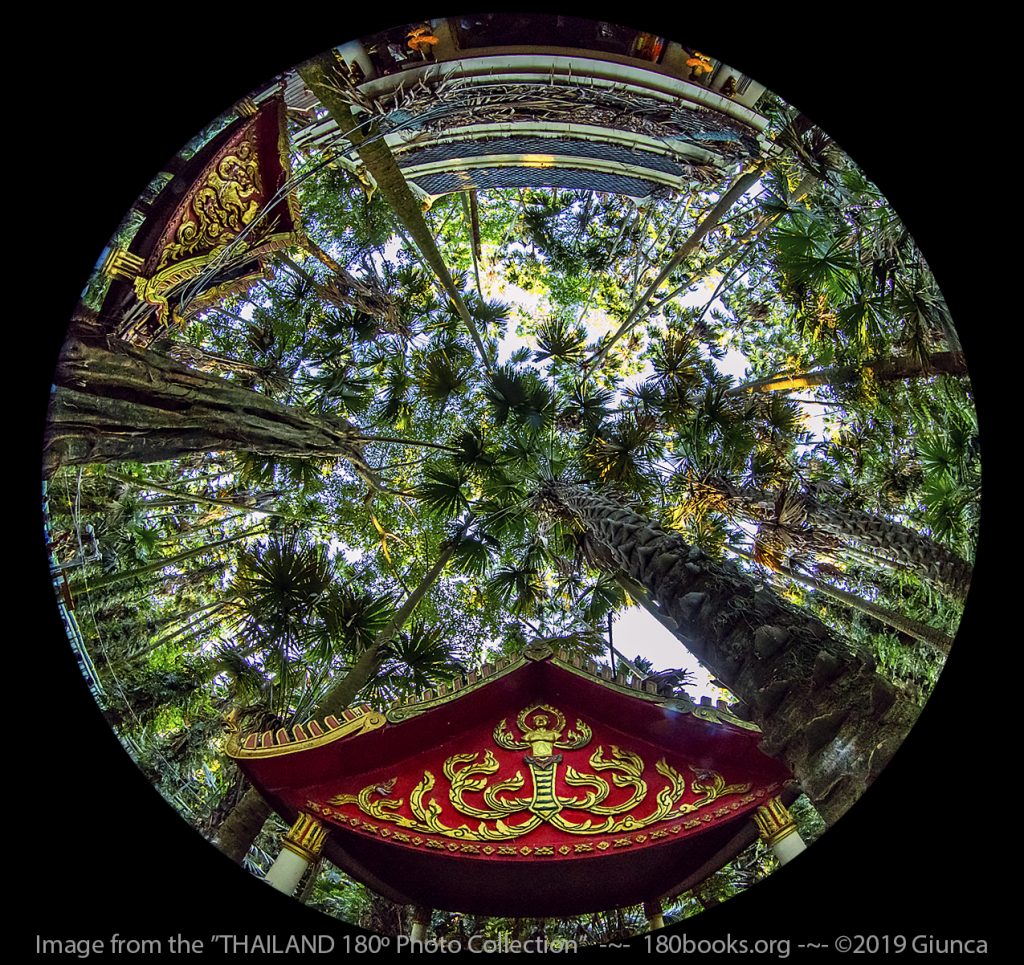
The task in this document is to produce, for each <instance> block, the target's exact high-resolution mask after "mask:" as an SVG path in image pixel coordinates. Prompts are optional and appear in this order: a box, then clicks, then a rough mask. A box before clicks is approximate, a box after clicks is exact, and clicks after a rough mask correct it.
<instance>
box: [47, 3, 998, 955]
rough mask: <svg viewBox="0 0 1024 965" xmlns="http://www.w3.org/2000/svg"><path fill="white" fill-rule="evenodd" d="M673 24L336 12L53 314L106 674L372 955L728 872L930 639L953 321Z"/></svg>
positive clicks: (908, 678)
mask: <svg viewBox="0 0 1024 965" xmlns="http://www.w3.org/2000/svg"><path fill="white" fill-rule="evenodd" d="M683 33H684V31H683V29H682V28H681V29H680V36H678V37H675V36H673V37H665V36H660V35H658V34H655V33H651V32H647V31H645V30H642V29H638V28H635V27H627V26H623V25H620V24H617V23H614V22H605V21H597V20H591V19H586V18H582V17H576V16H558V15H540V14H528V15H518V14H514V13H495V14H479V15H468V16H451V17H442V18H437V19H428V20H422V21H410V22H406V23H400V24H396V25H395V26H393V27H391V28H390V29H386V30H381V31H378V32H375V33H370V34H364V35H362V36H359V37H356V38H351V39H348V40H346V41H345V42H343V43H340V44H339V45H338V46H335V47H332V48H329V49H327V50H326V51H325V52H323V53H320V54H318V55H316V56H314V57H313V58H312V59H310V60H307V61H305V62H303V63H300V64H298V65H297V66H295V67H294V68H292V69H289V70H286V71H284V72H283V73H281V74H280V75H278V76H275V77H272V78H270V79H268V80H267V82H266V83H265V84H263V85H262V86H260V87H259V88H257V89H255V90H254V91H252V92H251V93H250V94H249V95H248V96H247V97H245V98H243V99H242V100H241V101H239V102H238V103H236V104H234V105H232V106H231V107H230V108H229V109H228V110H227V111H225V112H224V113H223V114H221V115H220V116H219V117H216V118H214V119H213V120H208V119H207V118H197V119H196V122H197V126H198V125H199V124H203V123H205V126H203V127H202V129H201V130H200V131H199V133H197V134H196V135H195V136H194V137H193V138H192V140H191V141H189V142H188V143H187V144H186V145H185V146H184V147H182V148H181V149H180V151H179V152H178V153H177V154H176V155H175V156H174V157H173V158H171V159H169V160H168V162H167V164H166V165H165V166H164V168H163V170H161V171H160V172H158V173H157V174H156V176H155V177H154V178H153V180H152V182H151V183H150V184H149V186H148V187H147V188H146V190H145V191H144V192H143V193H142V195H140V196H139V198H138V199H137V200H136V202H135V203H134V204H133V205H132V207H131V209H130V210H129V211H128V212H127V213H126V214H125V215H124V217H123V219H122V220H121V223H120V226H119V227H118V229H117V231H116V233H115V234H114V236H113V237H112V238H111V239H110V241H109V244H108V245H107V246H106V248H105V249H104V250H103V251H102V252H100V253H98V260H97V263H96V268H95V270H94V272H93V273H92V275H91V277H90V278H89V279H88V281H87V284H86V286H85V289H84V291H83V293H82V297H81V300H80V302H79V304H78V306H77V308H76V310H75V311H74V314H73V317H72V318H70V319H69V325H68V329H67V336H66V339H65V341H64V344H63V347H62V349H61V352H60V357H59V360H58V362H57V365H56V369H55V374H54V377H53V384H54V389H53V393H52V397H51V404H50V408H49V413H48V418H47V424H46V434H45V440H44V450H43V459H42V462H43V510H44V517H45V523H46V525H45V532H46V539H47V552H48V554H49V561H50V570H51V575H52V579H53V584H54V587H55V589H56V591H57V592H56V597H55V599H56V604H55V605H56V607H57V609H58V611H59V614H60V618H61V620H62V622H63V625H64V627H65V629H66V631H67V636H68V640H69V642H70V645H71V647H72V648H73V650H74V653H75V656H76V659H77V662H78V665H79V667H80V668H81V670H82V674H83V676H84V679H85V684H86V685H87V686H88V688H89V690H90V692H91V693H92V696H93V697H94V698H95V701H96V703H97V704H98V706H99V708H100V710H101V711H102V714H103V716H104V717H105V719H106V720H107V722H108V723H109V725H110V727H111V728H112V729H113V731H114V733H115V734H116V736H117V738H118V740H119V741H120V743H121V744H122V746H123V747H124V748H125V750H126V751H127V753H128V754H129V755H130V757H131V758H132V759H133V760H134V762H135V764H136V765H137V766H138V768H139V769H140V770H141V772H142V773H143V774H144V775H145V776H146V778H147V779H148V780H149V781H150V782H151V783H152V785H153V786H154V787H155V788H156V789H157V790H158V791H159V793H160V794H161V795H162V796H163V798H164V799H165V800H166V801H167V803H168V804H169V805H170V806H171V807H172V808H174V809H175V810H176V811H177V812H178V814H179V815H180V817H181V818H182V820H183V821H185V822H187V824H188V825H190V826H191V827H192V828H194V829H195V831H196V832H197V833H198V834H200V835H202V836H203V837H204V838H206V839H207V840H208V841H209V842H210V844H211V845H212V846H213V847H216V848H217V849H219V850H220V851H221V852H222V853H223V854H224V855H226V856H227V857H228V858H230V859H231V860H233V861H235V862H237V863H238V864H239V865H241V866H243V867H244V868H246V869H247V870H248V871H249V872H250V873H251V874H252V875H253V876H255V877H257V878H261V879H265V881H266V883H267V885H268V886H269V887H271V888H274V889H276V890H278V891H280V892H283V893H285V894H287V895H292V896H294V898H295V899H296V900H297V901H299V902H302V903H304V904H305V905H306V906H308V907H310V908H312V909H315V910H317V911H319V912H322V913H323V914H325V915H328V916H331V917H333V918H335V919H337V920H339V921H341V922H344V923H347V924H350V925H355V926H358V927H360V928H364V929H367V930H369V931H370V932H373V933H375V934H376V935H378V936H383V937H385V938H386V939H387V940H388V942H389V944H388V946H386V948H387V949H390V950H396V949H398V950H402V947H403V946H404V947H405V948H407V949H409V950H413V949H417V948H427V949H428V950H429V949H434V950H437V949H439V948H440V949H443V950H446V951H457V950H468V951H474V952H477V951H565V950H574V949H576V948H581V947H584V946H588V945H596V944H601V943H609V942H619V941H624V940H628V939H630V938H634V937H636V936H640V935H643V934H645V933H650V932H658V931H659V930H660V929H662V928H664V927H665V926H668V925H672V924H675V923H678V922H681V921H683V920H685V919H688V918H691V917H692V916H695V915H699V914H700V913H702V912H703V911H704V910H706V909H708V908H711V907H714V906H717V905H719V904H721V903H722V902H724V901H726V900H727V899H729V898H731V897H733V896H735V895H738V894H740V893H742V892H744V891H745V890H746V889H748V888H750V887H751V886H752V885H754V884H756V883H758V882H760V881H763V880H764V879H766V878H768V877H769V876H771V875H772V874H773V873H774V872H775V871H776V870H777V869H778V868H780V867H781V866H783V865H785V864H787V863H788V862H790V861H794V860H795V861H800V860H801V858H800V855H801V853H802V852H803V851H804V850H805V849H806V848H807V847H808V846H812V845H813V843H814V842H815V840H816V839H817V838H819V837H820V836H822V835H825V834H827V833H828V829H829V828H830V827H831V826H832V825H834V824H835V823H836V822H837V821H839V820H840V819H841V818H842V817H843V816H844V815H845V814H846V812H847V811H849V810H850V809H851V808H852V807H853V806H854V805H855V804H856V802H857V801H858V799H859V798H860V797H861V795H863V794H864V792H865V791H866V790H867V789H868V788H869V787H870V786H871V785H872V783H873V782H874V780H875V779H876V778H877V777H878V776H879V775H880V774H881V773H882V772H883V770H884V769H885V767H886V765H887V764H888V763H889V761H890V760H891V759H892V757H893V755H894V754H895V753H896V751H897V750H898V749H899V748H900V746H901V744H903V742H904V740H905V738H906V737H907V735H908V734H909V733H910V731H911V728H912V727H913V725H914V723H915V721H916V720H917V718H918V716H919V714H920V713H921V711H922V708H923V707H924V706H925V703H926V701H927V700H928V698H929V696H930V695H931V693H932V691H933V689H934V687H935V686H936V683H937V681H938V679H939V675H940V673H941V671H942V669H943V666H944V664H945V662H946V659H947V657H948V655H949V654H950V651H951V648H952V647H953V639H954V637H955V635H956V632H957V628H958V626H959V623H960V619H961V616H962V613H963V607H964V601H965V599H966V596H967V592H968V588H969V586H970V583H971V576H972V564H973V560H974V555H975V548H976V543H977V533H978V518H979V504H980V481H981V463H980V450H979V444H978V426H977V417H976V413H975V408H974V401H973V393H972V388H971V384H970V381H969V379H968V372H967V367H966V363H965V358H964V352H963V348H962V346H961V343H960V340H959V338H958V335H957V331H956V328H955V326H954V319H953V318H952V317H951V313H950V311H949V309H948V307H947V305H946V302H945V300H944V298H943V295H942V292H941V290H940V288H939V285H938V283H937V282H936V280H935V278H934V277H933V275H932V272H931V270H930V269H929V266H928V264H927V262H926V260H925V258H924V256H923V255H922V253H921V251H920V250H919V248H918V246H917V244H916V243H915V240H914V238H913V237H912V236H911V234H910V232H909V231H908V229H907V228H906V227H905V225H904V223H903V221H902V220H901V219H900V216H899V213H898V212H897V211H896V210H894V209H893V207H892V205H891V204H890V203H889V201H888V200H887V199H886V197H885V196H884V195H883V194H882V192H881V191H880V190H879V188H878V187H877V186H876V185H875V184H874V183H873V182H872V180H871V179H870V178H869V176H868V175H867V174H865V172H864V171H862V170H861V168H860V167H858V165H857V163H856V161H855V159H851V158H850V157H849V156H848V155H847V154H846V153H845V152H844V150H843V149H842V148H841V147H840V145H839V144H837V143H836V142H835V141H834V140H833V139H832V137H830V135H829V132H828V131H827V130H823V129H822V128H821V127H819V126H818V124H817V123H816V119H815V120H812V119H810V118H808V117H807V116H805V115H804V114H802V113H801V112H800V110H799V109H798V107H795V106H792V105H790V104H789V103H787V102H786V101H784V100H783V99H782V98H781V97H780V96H778V95H777V94H775V93H773V92H772V91H771V90H770V89H767V88H766V87H765V86H764V85H763V84H761V83H759V82H758V79H757V78H754V77H750V76H747V75H746V74H745V73H743V72H742V71H741V70H739V69H736V68H733V67H731V66H730V65H729V64H727V63H724V62H722V61H721V60H719V59H717V58H716V56H715V52H714V51H705V50H703V49H697V48H695V47H693V46H688V43H689V41H688V39H687V38H686V37H685V36H684V35H683ZM227 867H228V868H229V869H230V867H231V866H230V864H228V865H227ZM669 935H671V933H669ZM262 950H264V951H266V950H269V949H262ZM366 950H370V951H373V950H385V946H382V947H381V949H374V948H370V947H368V948H367V949H366ZM659 950H663V951H677V950H678V949H675V948H672V947H669V946H666V947H665V948H663V949H659Z"/></svg>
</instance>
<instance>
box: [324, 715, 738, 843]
mask: <svg viewBox="0 0 1024 965" xmlns="http://www.w3.org/2000/svg"><path fill="white" fill-rule="evenodd" d="M516 724H517V726H518V728H519V730H520V732H521V734H522V737H523V740H518V739H516V738H515V737H514V736H513V734H512V733H511V732H510V731H509V729H508V722H507V720H502V721H501V722H500V723H499V724H498V725H497V726H496V727H495V728H494V731H493V734H492V737H493V740H494V743H495V744H497V745H498V746H499V747H501V748H503V749H505V750H511V751H515V750H528V751H530V753H529V754H527V755H525V756H524V757H523V759H522V760H523V763H525V764H526V766H527V767H528V768H529V771H530V776H531V784H532V791H531V792H530V793H529V795H528V796H510V795H514V794H515V793H516V792H518V791H520V790H522V789H523V788H524V787H525V785H526V780H525V778H524V776H523V772H522V770H519V771H517V772H516V773H515V774H514V775H513V776H512V777H509V778H505V779H504V780H501V781H498V782H496V783H494V784H491V785H489V786H488V784H487V779H486V776H487V775H493V774H495V773H497V771H498V770H499V767H500V765H499V763H498V761H497V759H496V758H495V756H494V754H493V752H492V751H491V750H490V749H489V748H487V749H485V750H483V751H482V752H481V751H470V752H468V753H461V754H453V755H451V756H450V757H449V758H447V759H446V760H445V762H444V764H443V765H442V772H443V775H444V777H445V779H446V780H447V784H448V788H447V793H446V794H444V797H445V798H446V799H447V801H448V802H449V804H450V805H451V807H452V809H454V811H455V812H456V815H457V817H458V818H473V819H476V821H477V824H476V827H475V828H474V827H471V826H470V825H469V824H466V823H461V824H458V825H451V824H446V823H445V821H444V820H443V819H442V814H443V812H444V808H443V806H442V804H441V803H440V802H439V801H438V800H437V799H436V798H433V797H431V792H432V791H433V790H434V787H435V785H436V783H437V779H436V778H435V776H434V774H433V773H432V772H431V771H428V770H424V772H423V777H422V778H421V779H420V781H419V783H418V784H417V785H416V786H415V787H414V788H412V789H411V791H410V792H409V810H410V811H411V812H412V817H406V816H405V815H404V814H399V813H396V812H397V811H398V809H399V808H401V807H403V805H404V803H405V800H404V798H396V797H393V794H394V791H395V785H396V783H397V781H398V778H397V777H393V778H391V780H389V781H386V782H384V783H381V782H375V783H373V784H368V785H367V786H366V787H364V788H363V789H362V790H361V791H359V792H358V793H357V794H339V795H336V796H335V797H333V798H331V799H330V800H329V801H328V802H327V803H328V804H329V805H336V806H337V805H345V804H354V805H355V806H356V807H358V808H359V810H360V811H361V812H362V813H363V814H364V815H367V816H369V817H371V818H375V819H376V820H378V821H383V822H387V823H390V824H397V825H398V826H399V827H401V828H405V829H409V830H416V831H422V832H425V833H429V834H436V835H441V836H443V837H447V838H457V839H460V840H462V841H500V840H508V839H510V838H518V837H521V836H522V835H524V834H527V833H528V832H530V831H532V830H534V829H535V828H537V827H539V826H540V825H541V824H543V823H546V824H549V825H551V826H552V827H554V828H556V829H558V830H559V831H564V832H566V833H567V834H582V835H597V834H621V833H622V832H624V831H639V830H642V829H644V828H647V827H649V826H650V825H653V824H657V823H660V822H662V821H668V820H672V819H673V818H677V817H682V816H683V815H688V814H692V813H693V812H695V811H697V810H699V809H701V808H704V807H706V806H708V805H710V804H712V803H713V802H716V801H719V799H720V798H723V797H728V796H731V795H738V794H745V793H747V792H749V791H750V789H751V786H750V784H726V781H725V779H724V778H723V777H722V776H721V775H720V774H718V773H717V772H715V771H711V770H708V769H707V768H703V767H697V766H694V765H691V766H690V770H691V771H693V774H694V776H693V778H692V779H691V780H690V783H689V786H687V780H686V778H684V777H683V776H682V775H681V774H680V773H679V772H678V771H677V770H676V769H675V768H674V767H672V765H670V764H669V763H668V761H667V760H666V759H665V758H661V759H660V760H658V761H657V763H656V764H655V765H654V769H655V771H657V773H658V774H660V775H661V777H662V778H664V779H665V781H666V784H665V785H664V786H663V787H662V788H661V789H660V790H659V791H658V792H657V794H656V796H655V804H654V808H653V810H651V811H650V813H649V814H647V815H645V816H643V817H637V816H636V815H635V814H633V813H631V812H633V811H634V810H635V809H636V808H637V807H639V806H640V805H642V804H643V803H644V802H645V801H646V800H647V799H648V796H649V795H648V791H649V786H648V783H647V780H646V779H645V774H646V765H645V763H644V761H643V759H642V758H641V757H640V756H639V755H637V754H635V753H633V752H631V751H626V750H622V749H620V748H619V747H617V746H615V745H614V744H613V745H611V747H610V750H606V748H605V747H604V745H598V747H597V748H596V749H595V750H594V751H593V753H592V754H591V755H590V759H589V764H590V768H591V770H592V771H594V772H596V771H612V772H613V774H612V784H614V785H615V786H616V787H618V788H629V789H630V794H629V796H628V797H627V798H626V800H624V801H621V802H620V803H618V804H615V805H605V804H604V801H605V800H606V799H607V798H608V795H609V794H610V793H611V785H610V784H609V782H608V781H606V780H605V779H604V778H603V777H601V776H600V775H599V774H597V773H581V772H580V771H578V770H577V769H576V768H575V767H573V766H572V765H571V764H568V765H566V768H565V783H566V784H568V785H570V786H571V787H578V788H581V789H583V793H582V794H576V795H568V796H563V795H560V794H559V792H558V782H557V775H558V772H559V767H560V765H561V763H562V758H563V755H562V754H556V753H555V751H556V749H563V750H579V749H581V748H583V747H585V746H586V745H587V744H589V743H590V741H591V740H592V738H593V733H592V731H591V729H590V727H589V726H588V725H587V724H586V723H585V722H584V721H582V720H577V721H576V724H575V729H573V730H570V731H568V732H567V733H566V735H565V737H564V739H563V737H562V733H563V731H565V728H566V720H565V715H564V714H562V712H561V711H560V710H558V709H557V708H555V707H552V706H551V705H549V704H533V705H530V706H528V707H525V708H524V709H523V710H521V711H520V712H519V715H518V717H517V718H516ZM481 776H483V777H481ZM438 790H440V788H439V789H438ZM687 791H690V792H692V793H694V794H697V795H699V796H698V797H697V799H696V800H691V801H686V802H684V801H683V797H684V795H685V794H686V793H687ZM466 793H473V794H480V795H481V797H482V800H481V802H480V803H481V804H482V805H483V806H478V805H477V804H473V803H471V802H469V801H467V800H466V799H465V794H466ZM719 803H721V802H720V801H719ZM321 807H322V806H321ZM318 809H319V808H318ZM565 810H570V811H577V812H582V813H583V814H585V815H588V817H587V818H586V820H584V821H582V822H576V821H572V820H569V819H568V818H567V817H566V816H565V815H564V814H563V811H565ZM731 811H732V809H731V808H729V807H726V808H724V809H723V808H721V807H719V808H718V810H717V811H716V814H717V815H718V816H723V815H725V814H728V813H731ZM524 813H525V816H524ZM516 818H521V820H520V822H519V823H518V824H509V823H507V822H508V821H509V820H514V819H516ZM595 818H596V819H598V820H595ZM601 818H603V820H600V819H601ZM704 820H705V821H711V820H712V816H711V814H706V815H705V816H704ZM491 822H493V823H491ZM698 823H699V821H698ZM686 826H690V825H686ZM623 840H624V839H623ZM616 846H617V847H618V846H620V845H616Z"/></svg>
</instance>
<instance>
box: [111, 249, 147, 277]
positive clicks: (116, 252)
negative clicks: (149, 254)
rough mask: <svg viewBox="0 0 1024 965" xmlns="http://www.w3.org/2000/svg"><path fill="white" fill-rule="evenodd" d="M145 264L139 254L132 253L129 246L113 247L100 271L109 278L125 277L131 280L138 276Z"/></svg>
mask: <svg viewBox="0 0 1024 965" xmlns="http://www.w3.org/2000/svg"><path fill="white" fill-rule="evenodd" d="M143 264H145V262H144V261H143V259H141V258H140V257H139V256H138V255H134V254H132V253H131V252H130V251H128V249H127V248H111V249H110V254H109V255H107V257H106V259H105V260H104V262H103V265H102V266H101V267H100V272H101V273H102V274H104V275H106V276H107V277H108V278H123V279H126V280H127V281H131V280H132V279H134V278H137V277H138V274H139V272H140V271H142V266H143Z"/></svg>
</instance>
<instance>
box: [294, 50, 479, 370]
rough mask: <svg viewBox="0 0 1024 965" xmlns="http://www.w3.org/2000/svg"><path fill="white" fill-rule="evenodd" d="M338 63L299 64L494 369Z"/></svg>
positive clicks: (328, 59) (330, 56)
mask: <svg viewBox="0 0 1024 965" xmlns="http://www.w3.org/2000/svg"><path fill="white" fill-rule="evenodd" d="M337 66H338V61H337V58H336V57H335V55H334V51H333V50H332V51H328V52H327V53H325V54H320V55H319V56H318V57H314V58H313V59H312V60H308V61H306V63H305V64H303V65H302V66H301V67H299V76H300V77H301V78H302V79H303V80H304V81H305V82H306V84H307V86H308V87H309V89H310V90H311V91H312V92H313V93H314V94H315V95H316V97H317V99H318V100H319V101H320V103H321V104H323V105H324V107H326V108H327V110H328V112H329V113H330V115H331V117H332V118H333V119H334V122H335V123H336V124H337V125H338V130H340V131H341V132H342V133H343V134H344V135H345V136H346V137H347V138H348V139H349V141H351V142H352V145H353V146H354V147H355V148H356V150H357V151H358V152H359V157H360V159H361V160H362V162H363V164H364V165H366V170H367V171H369V173H370V174H371V175H373V179H374V180H375V181H376V182H377V187H378V188H379V189H380V193H381V194H382V195H383V196H384V199H385V200H386V201H387V203H388V204H389V205H390V207H391V210H392V211H393V212H394V213H395V216H396V217H397V218H398V220H399V221H400V222H401V223H402V225H403V226H404V227H405V230H406V231H407V232H408V233H409V235H410V237H411V238H412V240H413V241H414V242H415V244H416V247H417V248H418V249H419V250H420V253H421V255H422V256H423V260H424V261H425V262H426V263H427V264H428V265H429V266H430V268H431V269H432V270H433V272H434V274H435V275H437V278H438V280H439V281H440V282H441V286H442V287H443V288H444V290H445V291H446V292H447V293H448V297H449V298H451V300H452V302H453V303H454V305H455V309H456V311H457V312H458V313H459V317H460V318H461V319H462V321H463V323H464V324H465V326H466V328H467V330H468V331H469V335H470V338H472V340H473V344H474V345H475V346H476V350H477V352H478V353H479V355H480V360H481V362H483V364H484V367H485V368H487V369H489V368H490V366H491V362H490V359H489V357H488V355H487V350H486V349H485V348H484V344H483V342H482V341H481V339H480V333H479V332H478V331H477V328H476V325H475V324H474V322H473V318H472V316H471V315H470V314H469V309H468V308H467V307H466V302H465V300H464V299H463V297H462V293H461V292H460V291H459V288H458V286H457V285H456V284H455V279H454V278H452V274H451V272H450V271H449V270H448V266H447V265H446V264H445V261H444V258H443V257H442V256H441V252H440V250H439V249H438V247H437V244H436V242H435V241H434V236H433V235H432V234H431V232H430V228H429V227H428V226H427V222H426V221H425V220H424V218H423V212H422V210H421V205H420V202H419V201H417V200H416V197H415V196H414V195H413V193H412V191H411V190H410V189H409V185H408V184H407V183H406V180H405V175H404V174H402V171H401V168H399V166H398V163H397V162H396V161H395V158H394V155H392V153H391V149H390V148H389V147H388V145H387V142H386V141H385V140H384V137H383V135H381V134H373V135H371V136H369V137H368V136H366V135H365V134H363V133H362V132H361V131H359V130H357V127H358V125H357V123H356V120H355V118H354V117H353V116H352V109H351V108H350V107H349V105H348V103H347V102H346V101H345V99H344V98H343V97H341V96H340V95H339V92H338V85H339V84H343V83H344V80H342V79H341V77H340V75H339V72H338V70H337Z"/></svg>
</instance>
